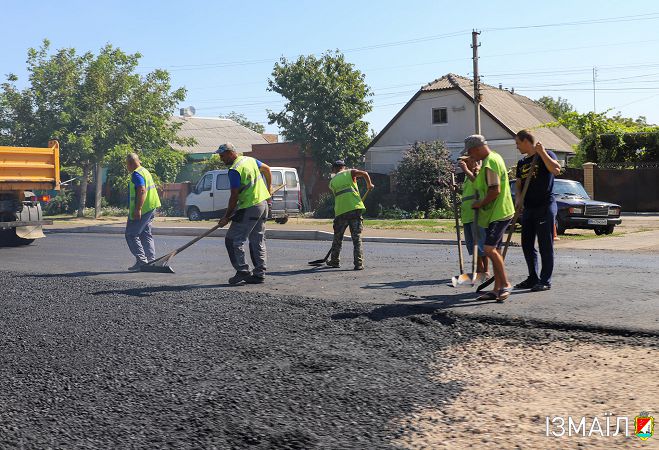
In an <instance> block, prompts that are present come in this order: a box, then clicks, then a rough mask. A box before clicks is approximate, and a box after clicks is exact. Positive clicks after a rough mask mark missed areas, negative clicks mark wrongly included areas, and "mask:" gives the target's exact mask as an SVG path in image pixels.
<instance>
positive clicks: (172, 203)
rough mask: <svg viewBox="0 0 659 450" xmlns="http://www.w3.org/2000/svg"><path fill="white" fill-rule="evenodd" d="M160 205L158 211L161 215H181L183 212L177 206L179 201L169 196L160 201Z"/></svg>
mask: <svg viewBox="0 0 659 450" xmlns="http://www.w3.org/2000/svg"><path fill="white" fill-rule="evenodd" d="M161 203H162V205H161V206H160V209H159V210H158V212H159V213H160V215H161V216H163V217H182V216H184V215H185V214H183V211H181V210H180V208H179V202H178V201H176V200H174V199H171V198H166V199H163V200H162V201H161Z"/></svg>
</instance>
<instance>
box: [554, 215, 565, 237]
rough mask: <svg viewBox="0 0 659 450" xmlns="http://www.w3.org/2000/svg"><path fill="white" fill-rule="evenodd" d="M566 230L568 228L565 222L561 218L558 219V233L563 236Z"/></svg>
mask: <svg viewBox="0 0 659 450" xmlns="http://www.w3.org/2000/svg"><path fill="white" fill-rule="evenodd" d="M565 230H567V227H566V226H565V223H564V222H563V221H562V220H561V219H558V221H557V223H556V234H560V235H561V236H562V235H564V234H565Z"/></svg>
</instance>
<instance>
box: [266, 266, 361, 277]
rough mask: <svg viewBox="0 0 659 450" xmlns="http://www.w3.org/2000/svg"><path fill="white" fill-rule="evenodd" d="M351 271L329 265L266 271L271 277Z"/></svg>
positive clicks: (350, 270)
mask: <svg viewBox="0 0 659 450" xmlns="http://www.w3.org/2000/svg"><path fill="white" fill-rule="evenodd" d="M328 271H331V272H353V270H352V269H337V268H335V267H329V266H318V267H308V268H304V269H298V270H280V271H278V272H270V271H268V275H269V276H273V277H291V276H294V275H308V274H310V273H314V272H328Z"/></svg>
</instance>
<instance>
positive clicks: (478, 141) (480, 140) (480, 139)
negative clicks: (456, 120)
mask: <svg viewBox="0 0 659 450" xmlns="http://www.w3.org/2000/svg"><path fill="white" fill-rule="evenodd" d="M481 145H487V141H486V140H485V137H484V136H483V135H481V134H472V135H471V136H467V138H466V139H465V148H464V150H463V151H462V153H460V156H469V153H467V152H468V151H469V150H470V149H472V148H474V147H480V146H481Z"/></svg>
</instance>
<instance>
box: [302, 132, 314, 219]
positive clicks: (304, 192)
mask: <svg viewBox="0 0 659 450" xmlns="http://www.w3.org/2000/svg"><path fill="white" fill-rule="evenodd" d="M300 157H301V158H302V165H301V166H300V180H302V210H303V211H311V205H310V204H309V196H310V195H311V194H312V192H313V184H312V185H311V186H307V182H306V178H305V176H306V173H307V155H306V152H305V150H304V146H303V145H302V144H300ZM307 187H308V188H309V190H307Z"/></svg>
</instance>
